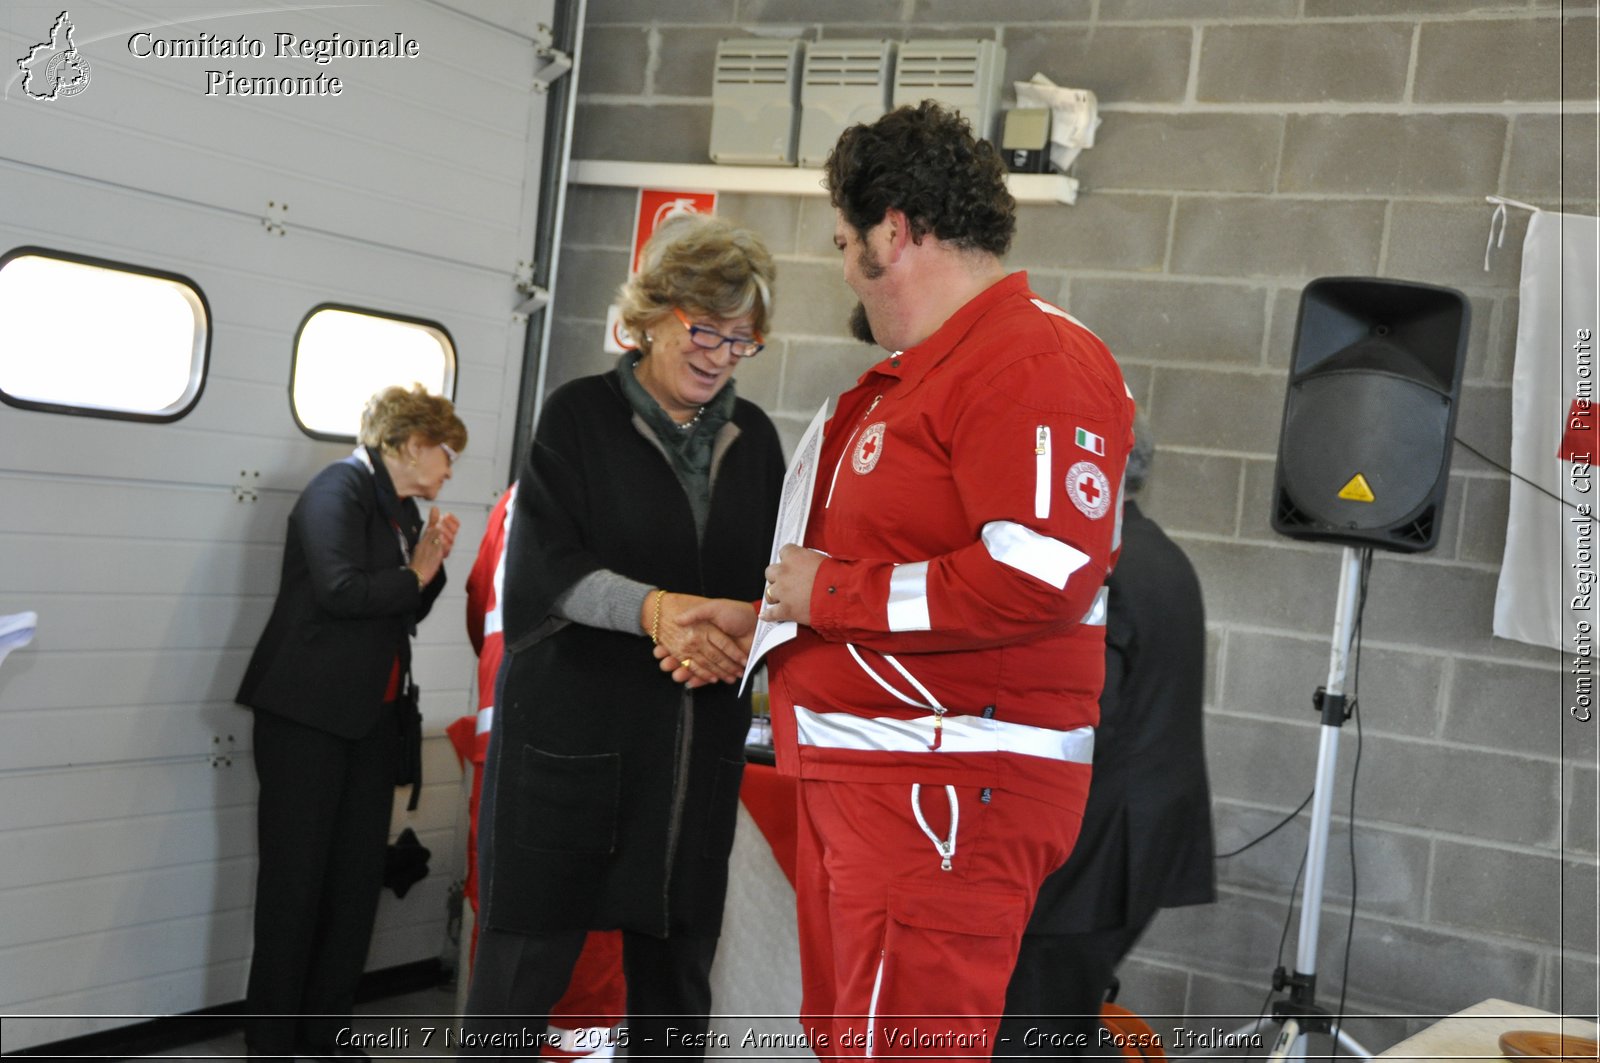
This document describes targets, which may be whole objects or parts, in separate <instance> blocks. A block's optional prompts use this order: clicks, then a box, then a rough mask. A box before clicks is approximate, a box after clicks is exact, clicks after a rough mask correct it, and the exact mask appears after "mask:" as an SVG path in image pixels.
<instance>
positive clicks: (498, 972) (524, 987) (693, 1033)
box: [458, 812, 717, 1059]
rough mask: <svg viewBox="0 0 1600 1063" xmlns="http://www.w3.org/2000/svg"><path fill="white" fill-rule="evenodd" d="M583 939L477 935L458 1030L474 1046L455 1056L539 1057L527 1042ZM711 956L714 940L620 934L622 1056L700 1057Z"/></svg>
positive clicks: (575, 933) (578, 934)
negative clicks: (624, 1006)
mask: <svg viewBox="0 0 1600 1063" xmlns="http://www.w3.org/2000/svg"><path fill="white" fill-rule="evenodd" d="M480 814H481V812H480ZM587 934H588V931H586V930H569V931H561V932H559V933H553V934H519V933H516V932H514V931H509V930H491V929H488V928H485V929H483V930H480V931H479V933H478V955H477V959H476V960H475V961H474V962H473V967H472V988H471V990H470V991H469V992H468V994H467V1016H468V1017H467V1019H466V1020H465V1022H464V1024H463V1026H464V1029H465V1030H466V1031H467V1033H468V1034H469V1035H470V1036H471V1037H472V1039H473V1042H474V1043H473V1044H470V1045H464V1046H463V1047H462V1049H461V1051H460V1052H459V1053H458V1054H459V1055H462V1056H472V1057H474V1058H479V1059H511V1058H514V1057H527V1056H529V1055H535V1056H536V1055H538V1049H537V1047H536V1046H534V1047H532V1048H531V1049H530V1047H528V1042H527V1038H529V1037H537V1036H538V1035H542V1034H543V1033H544V1032H545V1030H546V1028H547V1027H548V1026H549V1023H550V1009H551V1008H552V1007H554V1006H555V1004H556V1001H558V1000H560V999H561V994H563V993H565V992H566V991H567V983H568V982H570V981H571V980H572V968H573V965H574V964H576V963H577V962H578V954H579V953H580V952H582V951H583V941H584V938H585V937H586V936H587ZM716 954H717V939H716V938H714V937H686V936H682V935H674V936H671V937H666V938H658V937H652V936H650V935H649V934H640V933H636V932H634V931H631V930H625V931H623V932H622V972H623V977H624V978H625V979H626V980H627V985H628V1019H627V1024H626V1025H625V1026H624V1027H623V1030H624V1031H625V1035H626V1037H627V1045H626V1047H625V1048H624V1051H625V1052H626V1053H627V1055H628V1056H629V1057H631V1058H635V1059H650V1058H673V1059H700V1058H702V1057H704V1055H705V1045H704V1044H703V1043H701V1039H702V1038H703V1035H704V1034H705V1032H706V1029H707V1027H708V1026H709V1025H710V1022H711V961H712V960H714V959H715V958H716ZM497 1041H498V1043H495V1042H497Z"/></svg>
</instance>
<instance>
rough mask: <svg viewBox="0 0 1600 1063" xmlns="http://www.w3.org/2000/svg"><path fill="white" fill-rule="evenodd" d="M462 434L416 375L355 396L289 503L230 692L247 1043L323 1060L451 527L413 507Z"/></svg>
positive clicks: (366, 912)
mask: <svg viewBox="0 0 1600 1063" xmlns="http://www.w3.org/2000/svg"><path fill="white" fill-rule="evenodd" d="M466 445H467V430H466V427H465V426H464V425H463V424H462V423H461V420H460V419H459V418H458V417H456V415H455V411H454V409H453V408H452V407H451V405H450V401H449V400H448V399H445V398H441V397H440V396H437V395H430V394H428V393H427V392H426V391H425V390H423V388H422V386H421V385H420V384H418V385H416V386H415V387H413V388H412V389H411V390H409V391H408V390H406V389H405V388H399V387H392V388H389V389H387V390H385V391H382V392H379V393H378V394H377V395H375V396H373V398H372V400H371V401H370V402H368V404H367V408H366V410H365V411H364V412H363V413H362V416H361V445H360V446H358V447H356V449H355V452H354V453H353V454H352V455H351V456H350V457H348V458H345V459H344V460H342V461H337V462H335V463H334V464H332V465H330V466H328V467H327V468H326V469H323V470H322V471H321V472H319V473H318V474H317V475H316V476H315V477H314V478H313V479H312V481H311V483H310V484H308V485H307V486H306V489H305V491H304V492H302V493H301V495H300V499H299V501H298V502H297V503H296V504H295V507H294V510H293V512H291V513H290V514H289V535H288V541H287V542H286V543H285V545H284V553H283V573H282V577H281V579H280V582H279V586H278V598H277V601H276V603H275V604H274V606H273V609H272V617H271V619H269V620H268V621H267V629H266V631H265V632H263V633H262V636H261V641H260V642H259V643H258V644H257V645H256V650H255V654H254V656H252V657H251V659H250V665H249V667H248V668H247V669H246V670H245V675H244V681H243V682H242V683H241V684H240V686H239V693H238V695H237V696H236V698H235V700H237V701H238V702H239V703H240V704H242V705H247V706H249V707H250V708H252V709H254V710H256V717H255V736H254V737H255V746H254V748H255V763H256V775H257V777H258V778H259V780H260V783H261V796H260V802H259V806H258V813H257V841H258V846H259V853H260V870H259V872H258V874H257V878H256V908H255V954H254V956H253V958H252V960H251V964H250V986H249V1008H250V1012H251V1013H252V1015H254V1016H255V1018H254V1019H253V1020H252V1023H251V1026H250V1028H249V1029H248V1030H247V1034H246V1038H247V1041H248V1043H249V1046H250V1054H251V1055H252V1056H268V1057H285V1058H286V1057H290V1056H293V1055H296V1054H299V1055H303V1056H318V1057H333V1056H336V1055H339V1054H341V1053H340V1051H339V1049H338V1048H337V1046H336V1045H335V1035H336V1034H337V1033H338V1031H339V1029H340V1028H341V1027H343V1026H346V1025H348V1017H349V1015H350V1011H351V1007H352V1005H353V1004H354V1002H355V989H356V983H357V982H358V981H359V980H360V977H361V969H362V967H363V965H364V963H365V961H366V955H367V946H368V944H369V942H370V941H371V938H372V924H373V919H374V917H375V916H376V914H377V908H378V893H379V891H380V890H381V889H382V886H383V865H384V854H385V850H386V847H387V845H388V838H389V813H390V809H391V808H392V806H393V803H394V787H395V779H396V772H397V768H398V764H397V758H398V755H399V752H400V747H399V741H398V725H399V720H398V719H397V713H396V710H395V701H396V699H397V697H398V696H399V695H400V693H401V691H402V689H403V685H404V682H405V677H406V676H407V675H408V674H409V665H410V660H411V646H410V638H409V636H410V634H411V633H412V632H413V631H415V629H416V624H417V622H418V621H419V620H421V619H422V618H423V617H425V616H426V615H427V614H428V610H429V608H430V607H432V605H433V602H434V599H436V598H437V597H438V596H439V591H440V590H441V589H443V587H444V582H445V575H444V569H443V567H442V565H443V562H444V559H445V558H446V557H448V556H449V554H450V547H451V545H452V543H453V542H454V541H455V536H456V530H457V528H458V526H459V522H458V521H457V520H456V518H455V517H454V516H452V515H449V514H446V515H444V516H443V517H441V516H440V515H439V510H438V508H437V507H434V508H432V509H431V510H430V511H429V514H428V521H427V525H426V527H424V526H423V522H422V518H421V516H420V514H419V513H418V510H417V504H416V502H415V501H414V500H415V499H417V498H426V499H433V498H436V497H437V496H438V494H439V489H440V488H441V487H443V486H444V482H445V481H446V480H448V479H449V478H450V466H451V465H452V464H453V463H454V462H455V458H456V455H457V454H458V453H459V452H460V451H461V450H463V449H465V447H466Z"/></svg>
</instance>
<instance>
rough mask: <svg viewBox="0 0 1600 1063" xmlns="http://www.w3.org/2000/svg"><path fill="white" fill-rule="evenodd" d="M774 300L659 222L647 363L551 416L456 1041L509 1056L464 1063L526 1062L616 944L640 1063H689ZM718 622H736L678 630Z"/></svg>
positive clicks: (745, 259)
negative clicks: (754, 367) (614, 938)
mask: <svg viewBox="0 0 1600 1063" xmlns="http://www.w3.org/2000/svg"><path fill="white" fill-rule="evenodd" d="M772 280H773V264H772V256H771V255H770V254H768V252H767V249H766V248H765V247H764V246H763V245H762V243H761V241H760V240H759V239H758V238H757V237H756V235H755V234H754V233H752V232H750V231H749V230H746V229H741V228H738V227H736V226H733V225H730V224H728V223H727V222H725V221H721V220H719V219H716V218H708V217H704V216H699V215H696V216H693V217H690V218H685V219H679V220H674V221H673V222H671V223H669V224H668V225H667V226H665V227H663V228H661V229H659V230H657V232H656V234H655V236H654V237H652V239H651V241H650V243H649V244H648V245H647V246H646V248H645V253H644V262H643V265H642V266H641V268H640V270H639V272H638V274H636V275H635V276H634V278H633V279H632V280H630V281H629V282H628V284H627V285H626V286H625V287H624V289H623V292H622V321H623V324H624V325H625V326H626V327H627V328H628V330H629V332H630V333H631V334H632V336H633V337H634V339H635V341H636V342H637V343H638V344H639V350H638V351H637V352H630V353H628V354H625V355H623V357H622V358H621V360H619V362H618V363H617V365H616V366H615V367H614V368H613V369H612V370H611V371H610V372H607V373H602V374H600V375H598V376H590V377H584V378H582V379H580V380H575V381H573V382H571V383H569V384H567V385H566V386H564V387H562V388H560V389H559V390H557V391H556V392H555V393H554V394H553V395H551V396H550V399H549V401H548V402H547V403H546V404H545V407H544V412H543V414H542V415H541V417H540V421H539V426H538V431H537V432H536V434H535V437H534V442H533V447H532V450H531V452H530V454H529V457H528V463H527V465H526V467H525V468H524V470H523V473H522V478H521V480H519V481H518V488H517V498H516V506H515V509H514V518H513V522H512V525H511V533H510V543H509V546H508V547H507V551H506V577H505V594H504V598H503V601H504V603H505V645H506V658H505V664H504V666H503V667H502V669H501V673H500V674H501V683H502V687H501V691H500V697H499V700H498V702H497V704H496V707H495V720H494V728H493V737H492V738H491V740H490V749H489V758H488V762H487V764H486V765H485V769H484V770H485V774H484V787H483V804H482V810H481V812H480V829H481V830H482V832H483V833H482V834H481V835H480V844H479V865H480V874H479V890H480V896H481V904H482V909H481V915H480V924H479V926H480V930H479V937H478V955H477V962H476V965H475V967H474V972H473V981H472V992H471V995H470V996H469V997H468V1000H467V1010H468V1012H469V1013H470V1014H471V1015H472V1016H474V1018H473V1020H472V1022H471V1023H470V1024H469V1026H468V1029H469V1030H471V1031H472V1032H473V1033H475V1034H484V1035H491V1034H500V1035H504V1036H503V1037H502V1038H501V1039H500V1040H499V1041H493V1040H484V1041H482V1042H481V1044H482V1048H481V1053H480V1052H479V1051H478V1050H477V1048H476V1046H469V1048H471V1050H472V1051H473V1053H474V1054H483V1055H490V1056H493V1055H504V1056H511V1055H516V1056H526V1055H527V1054H528V1051H527V1049H526V1047H524V1046H521V1045H520V1044H519V1042H518V1041H517V1040H516V1038H517V1036H518V1034H519V1033H520V1032H521V1031H522V1030H523V1029H528V1030H532V1031H534V1032H543V1031H544V1029H545V1023H546V1018H545V1017H546V1016H547V1015H548V1014H549V1012H550V1007H551V1005H552V1004H554V1003H555V1002H556V1000H557V998H558V997H560V996H561V993H562V990H563V989H565V987H566V985H567V983H568V980H569V978H570V976H571V974H572V970H573V965H574V962H575V961H576V960H577V958H578V955H579V951H580V950H581V949H582V947H583V943H584V939H585V936H586V935H587V933H588V931H590V930H606V929H620V930H621V931H622V949H623V969H624V974H625V977H626V982H627V1006H628V1015H629V1019H628V1025H627V1027H626V1037H627V1050H628V1053H629V1055H632V1056H655V1055H683V1056H696V1057H698V1056H700V1055H703V1054H704V1047H703V1046H702V1045H701V1044H700V1042H699V1040H697V1039H695V1038H693V1037H690V1038H684V1037H681V1036H680V1037H677V1038H673V1037H670V1036H669V1035H668V1030H669V1029H671V1028H674V1027H675V1028H676V1029H677V1030H678V1031H679V1032H680V1033H681V1032H683V1031H699V1032H700V1033H701V1034H703V1033H704V1031H705V1029H706V1024H707V1022H708V1021H709V1020H708V1018H707V1016H709V1015H710V1012H711V986H710V978H709V975H710V970H711V962H712V958H713V956H714V955H715V952H716V946H717V935H718V933H719V932H720V930H721V926H722V905H723V897H724V894H725V892H726V889H727V879H728V853H729V850H730V848H731V846H732V844H733V829H734V822H735V819H736V818H737V815H738V807H739V780H740V775H741V773H742V771H743V769H744V740H745V735H746V733H747V732H748V730H749V726H750V700H749V695H748V694H746V695H744V696H742V697H741V696H740V695H739V693H738V690H737V681H738V679H739V676H740V669H741V667H742V665H743V663H744V652H745V651H744V647H743V646H741V645H739V642H738V640H736V639H733V638H730V637H729V636H727V635H726V634H724V631H726V630H734V629H741V628H742V629H749V628H751V627H753V621H754V619H755V613H754V609H753V607H752V603H753V602H754V601H755V599H757V598H759V597H760V596H761V591H762V576H761V570H762V568H763V566H764V565H765V564H766V562H767V559H768V553H769V551H770V549H771V545H772V534H773V523H774V520H775V518H776V514H777V508H778V495H779V492H780V490H781V486H782V478H783V450H782V447H781V445H780V444H779V441H778V434H777V431H776V430H775V429H774V428H773V426H772V422H770V421H769V420H767V417H766V415H765V414H763V413H762V412H761V411H760V410H759V409H757V408H756V407H755V406H754V405H753V404H751V403H749V402H747V401H745V400H744V399H740V398H738V397H736V396H735V394H734V390H733V379H732V378H733V374H734V370H735V368H736V367H737V366H738V365H739V364H740V363H742V362H743V361H744V360H745V359H747V358H749V357H752V356H754V355H756V354H757V353H758V352H759V351H760V350H761V348H762V346H763V342H762V334H763V332H764V331H765V330H766V328H767V323H768V321H769V320H770V318H771V313H772ZM708 598H709V599H718V600H719V605H718V606H716V607H714V609H721V610H724V611H726V612H728V613H731V614H732V615H731V617H730V616H726V615H721V614H719V615H718V616H717V620H716V622H717V624H718V625H719V627H717V628H713V627H711V626H709V625H708V624H705V623H698V624H688V623H686V622H685V621H684V618H683V614H684V613H685V611H686V610H688V609H690V608H692V607H694V606H696V605H699V604H701V603H704V602H705V601H706V600H707V599H708ZM747 641H748V640H746V642H747ZM652 643H655V644H656V645H657V646H659V647H661V649H662V652H663V654H665V655H666V656H668V657H670V660H668V661H665V662H664V663H666V664H667V665H668V666H669V667H671V668H677V669H681V670H686V671H687V673H688V675H689V676H692V677H693V678H694V679H695V680H697V681H698V685H697V688H696V689H690V688H688V687H686V686H680V685H679V684H677V683H674V682H673V680H672V676H671V674H670V672H668V671H663V669H662V667H661V666H660V665H659V664H658V663H657V660H656V658H655V656H654V654H653V647H652ZM718 680H722V681H721V682H719V681H718ZM523 1017H526V1018H523ZM463 1051H464V1053H466V1052H467V1051H468V1050H467V1049H464V1050H463ZM535 1051H537V1050H535Z"/></svg>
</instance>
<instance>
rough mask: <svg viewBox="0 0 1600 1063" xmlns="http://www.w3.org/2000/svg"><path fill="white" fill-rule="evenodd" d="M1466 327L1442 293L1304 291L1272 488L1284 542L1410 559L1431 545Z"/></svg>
mask: <svg viewBox="0 0 1600 1063" xmlns="http://www.w3.org/2000/svg"><path fill="white" fill-rule="evenodd" d="M1470 319H1471V311H1470V309H1469V308H1468V305H1467V300H1466V298H1465V297H1464V296H1463V295H1462V294H1461V293H1460V292H1458V291H1454V290H1453V289H1450V288H1438V287H1434V286H1433V285H1428V284H1413V283H1409V282H1406V281H1389V280H1378V279H1376V278H1370V277H1322V278H1320V279H1318V280H1314V281H1312V282H1311V283H1310V284H1308V285H1306V288H1305V291H1304V292H1303V293H1302V294H1301V297H1300V319H1299V323H1298V324H1297V325H1296V326H1295V338H1294V357H1293V360H1292V362H1291V363H1290V369H1289V390H1288V394H1287V396H1286V397H1285V398H1284V403H1283V431H1282V433H1281V434H1280V436H1279V437H1278V466H1277V472H1276V473H1275V475H1274V477H1273V485H1272V527H1273V530H1274V531H1277V532H1281V533H1282V534H1284V535H1287V536H1289V537H1290V538H1292V539H1310V540H1316V541H1319V542H1335V543H1343V544H1345V545H1347V546H1371V547H1377V548H1380V549H1384V550H1397V551H1401V552H1404V553H1416V552H1418V551H1422V550H1431V549H1433V547H1434V544H1435V543H1437V542H1438V540H1439V523H1440V518H1441V516H1442V514H1443V510H1444V495H1445V487H1446V486H1447V484H1448V483H1449V479H1450V450H1451V447H1450V444H1451V440H1452V439H1453V438H1454V436H1455V424H1456V407H1457V406H1458V405H1459V404H1460V398H1461V371H1462V366H1463V364H1464V362H1465V360H1466V352H1467V328H1468V324H1469V322H1470Z"/></svg>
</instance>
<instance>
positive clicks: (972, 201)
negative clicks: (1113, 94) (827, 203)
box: [823, 100, 1017, 255]
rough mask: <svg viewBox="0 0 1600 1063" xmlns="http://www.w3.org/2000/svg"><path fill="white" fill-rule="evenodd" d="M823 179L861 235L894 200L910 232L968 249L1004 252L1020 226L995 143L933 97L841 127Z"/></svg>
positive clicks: (877, 220)
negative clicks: (863, 122)
mask: <svg viewBox="0 0 1600 1063" xmlns="http://www.w3.org/2000/svg"><path fill="white" fill-rule="evenodd" d="M823 180H824V183H825V185H826V186H827V189H828V196H829V198H831V199H832V201H833V205H834V206H835V207H837V208H839V210H840V211H841V212H842V213H843V215H844V219H845V221H847V222H849V223H850V225H851V226H853V227H854V228H855V230H856V232H858V233H861V234H863V235H864V234H865V233H866V232H867V230H868V229H871V228H872V227H873V226H874V225H877V224H878V223H879V222H880V221H882V220H883V215H884V212H885V211H887V210H889V209H890V208H891V207H892V208H894V209H896V210H901V211H904V212H905V215H906V218H907V219H909V221H910V223H911V235H912V236H913V237H914V238H915V239H918V240H920V239H921V238H922V237H923V236H925V235H927V234H928V233H932V234H933V235H934V236H936V237H937V238H939V239H940V240H944V241H947V242H949V243H951V244H953V245H955V246H956V247H960V248H963V249H965V250H970V251H988V252H990V253H992V254H995V255H1003V254H1005V253H1006V251H1007V250H1008V249H1009V248H1010V247H1011V236H1012V234H1013V233H1014V232H1015V231H1016V228H1017V201H1016V200H1014V199H1012V198H1011V193H1010V192H1008V191H1007V190H1006V167H1005V163H1004V161H1003V160H1002V159H1001V157H1000V152H999V150H998V149H996V148H995V146H994V145H993V144H991V143H990V142H989V141H987V140H980V139H978V138H977V137H975V136H973V133H972V126H971V125H970V124H968V122H967V120H966V119H965V118H963V117H961V115H959V114H957V113H956V112H954V111H947V110H945V109H944V108H943V107H940V106H939V105H938V104H937V103H935V102H934V101H933V100H923V101H922V102H921V103H919V104H917V105H916V106H915V107H911V106H906V107H900V108H897V109H895V110H893V111H890V112H889V113H888V114H886V115H884V116H883V117H882V118H880V119H878V120H877V121H876V122H873V123H872V124H871V125H853V126H851V127H850V128H849V129H846V130H845V131H844V133H843V134H841V135H840V137H839V142H838V143H837V144H835V145H834V146H833V151H831V152H829V154H828V161H827V163H826V164H825V165H824V168H823Z"/></svg>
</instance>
